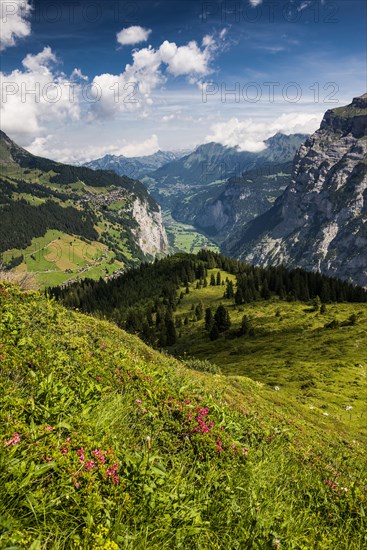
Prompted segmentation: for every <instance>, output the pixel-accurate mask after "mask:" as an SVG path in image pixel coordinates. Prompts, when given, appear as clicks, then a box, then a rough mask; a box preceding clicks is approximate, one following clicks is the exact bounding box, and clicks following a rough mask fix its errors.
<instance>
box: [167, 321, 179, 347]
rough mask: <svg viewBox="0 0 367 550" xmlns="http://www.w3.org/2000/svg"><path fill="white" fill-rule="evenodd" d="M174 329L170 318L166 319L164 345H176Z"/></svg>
mask: <svg viewBox="0 0 367 550" xmlns="http://www.w3.org/2000/svg"><path fill="white" fill-rule="evenodd" d="M176 339H177V335H176V327H175V324H174V322H173V319H172V317H167V318H166V345H167V346H173V345H174V344H175V343H176Z"/></svg>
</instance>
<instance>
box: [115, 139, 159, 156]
mask: <svg viewBox="0 0 367 550" xmlns="http://www.w3.org/2000/svg"><path fill="white" fill-rule="evenodd" d="M158 150H159V144H158V138H157V136H156V135H155V134H153V135H152V136H151V137H150V138H148V139H146V140H145V141H141V142H132V143H129V144H128V145H125V147H122V149H121V154H122V155H124V156H125V157H145V156H147V155H153V154H154V153H156V152H157V151H158Z"/></svg>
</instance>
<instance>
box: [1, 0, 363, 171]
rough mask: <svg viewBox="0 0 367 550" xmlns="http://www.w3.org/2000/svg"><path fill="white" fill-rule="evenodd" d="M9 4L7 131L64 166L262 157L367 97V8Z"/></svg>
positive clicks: (5, 19)
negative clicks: (217, 147)
mask: <svg viewBox="0 0 367 550" xmlns="http://www.w3.org/2000/svg"><path fill="white" fill-rule="evenodd" d="M0 1H1V10H2V13H1V31H2V33H1V34H2V38H1V48H2V52H1V53H2V64H1V71H2V75H1V76H2V105H1V109H2V110H1V126H2V129H3V130H4V131H6V132H7V133H8V134H9V135H10V136H11V137H13V138H14V139H16V140H17V141H18V142H19V143H20V144H22V145H24V146H26V147H28V148H29V149H30V150H31V151H33V152H35V153H37V154H43V155H44V156H50V157H52V158H56V159H58V160H62V161H70V162H77V161H82V160H87V159H91V158H96V157H99V156H102V155H103V154H105V153H113V154H121V153H122V154H125V155H127V156H131V155H141V154H150V153H152V152H154V151H155V150H157V149H158V148H161V149H181V148H191V147H194V146H195V145H197V144H199V143H203V142H205V141H209V140H214V141H219V142H221V143H223V144H225V145H233V146H238V147H240V148H241V149H247V150H259V149H261V147H263V141H264V139H266V138H267V137H269V135H271V134H272V133H276V132H277V131H283V132H285V133H293V132H296V131H300V132H312V131H314V130H315V129H317V127H318V125H319V123H320V119H321V117H322V114H323V113H324V112H325V111H326V110H327V109H329V108H332V107H333V106H337V105H342V104H346V103H349V102H350V101H351V99H352V98H353V97H354V96H356V95H360V94H362V93H364V92H365V91H366V88H367V86H366V60H365V59H366V22H367V21H366V4H365V2H364V0H335V1H329V0H290V1H282V0H242V1H240V0H239V1H238V0H237V1H228V2H214V1H207V2H200V1H199V2H198V1H197V0H190V1H186V2H185V3H183V2H175V1H172V0H170V1H166V0H164V1H156V2H154V1H153V2H151V1H150V2H148V1H145V0H144V1H139V0H138V2H129V1H124V2H120V1H118V0H116V1H115V0H104V1H102V0H101V1H98V0H93V1H92V0H75V1H74V0H70V1H68V0H65V2H62V1H61V2H58V3H56V2H54V1H51V0H50V1H49V0H34V1H33V2H31V1H30V0H28V3H27V0H0ZM20 4H22V5H23V6H24V5H25V6H26V8H27V9H26V10H24V9H23V10H21V9H20V7H19V5H20ZM4 86H5V88H4ZM71 88H72V90H73V96H72V99H71V95H70V89H71ZM32 90H36V92H35V93H33V94H32V93H31V91H32ZM45 90H46V93H45ZM231 90H232V91H233V90H234V92H233V93H230V91H231ZM37 94H39V95H37ZM53 94H55V95H53ZM59 94H61V96H60V97H59ZM56 96H57V97H56Z"/></svg>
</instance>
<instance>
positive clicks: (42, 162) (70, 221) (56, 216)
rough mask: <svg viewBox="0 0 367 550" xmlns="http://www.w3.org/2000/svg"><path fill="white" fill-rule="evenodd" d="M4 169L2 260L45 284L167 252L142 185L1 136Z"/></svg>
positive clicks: (0, 182)
mask: <svg viewBox="0 0 367 550" xmlns="http://www.w3.org/2000/svg"><path fill="white" fill-rule="evenodd" d="M0 171H1V176H0V211H1V224H0V254H1V258H0V261H1V263H2V264H4V265H5V266H7V267H8V268H14V267H16V268H17V271H18V272H20V271H21V272H25V271H28V272H30V273H34V276H35V279H36V281H37V283H38V284H39V285H41V286H44V285H45V283H47V284H61V283H63V282H66V281H69V280H72V279H74V280H75V279H76V278H78V279H80V278H82V277H84V276H85V275H86V274H87V273H88V275H89V276H90V277H93V278H97V279H98V278H99V277H101V276H103V277H107V276H109V275H111V274H112V273H114V272H116V271H119V270H122V269H123V268H125V267H127V266H131V265H137V264H138V263H139V262H140V261H143V260H146V259H153V258H154V257H155V256H156V255H163V254H166V253H167V252H168V242H167V236H166V232H165V229H164V227H163V223H162V216H161V211H160V208H159V206H158V204H157V203H156V201H155V200H154V199H153V198H152V197H150V195H149V193H148V192H147V190H146V188H145V187H144V185H143V184H142V183H140V182H139V181H137V180H133V179H130V178H128V177H124V176H118V175H117V174H115V173H114V172H107V171H103V170H97V171H94V170H91V169H89V168H85V167H75V166H71V165H66V164H61V163H58V162H54V161H52V160H49V159H45V158H42V157H38V156H34V155H32V154H30V153H29V152H28V151H26V150H25V149H22V148H21V147H19V146H18V145H16V144H15V143H14V142H13V141H12V140H11V139H10V138H9V137H8V136H6V135H5V134H4V133H3V132H1V133H0ZM148 236H149V238H148Z"/></svg>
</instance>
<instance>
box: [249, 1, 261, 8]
mask: <svg viewBox="0 0 367 550" xmlns="http://www.w3.org/2000/svg"><path fill="white" fill-rule="evenodd" d="M262 2H263V0H250V4H251V6H253V7H254V8H256V6H260V4H262Z"/></svg>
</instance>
